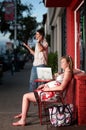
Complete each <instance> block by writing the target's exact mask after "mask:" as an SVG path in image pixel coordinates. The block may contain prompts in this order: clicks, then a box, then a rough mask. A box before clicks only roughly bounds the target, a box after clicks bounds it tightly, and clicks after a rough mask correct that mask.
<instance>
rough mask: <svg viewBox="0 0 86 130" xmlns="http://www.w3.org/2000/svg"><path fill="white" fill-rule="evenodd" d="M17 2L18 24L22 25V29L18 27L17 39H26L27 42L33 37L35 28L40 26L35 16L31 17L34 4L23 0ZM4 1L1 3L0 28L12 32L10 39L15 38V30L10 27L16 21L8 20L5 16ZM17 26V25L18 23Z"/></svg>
mask: <svg viewBox="0 0 86 130" xmlns="http://www.w3.org/2000/svg"><path fill="white" fill-rule="evenodd" d="M16 4H17V8H16V9H17V11H16V12H17V19H16V21H17V24H18V25H20V26H21V30H18V29H17V40H19V41H24V42H26V43H27V41H28V39H31V38H32V37H33V35H34V33H35V30H36V28H37V26H38V23H37V21H36V18H35V17H31V11H32V8H33V6H32V5H31V4H29V5H23V4H22V3H21V0H16ZM3 9H4V3H3V2H2V3H1V10H0V20H1V23H0V24H1V26H0V30H1V32H2V33H7V32H10V36H9V38H10V39H14V30H11V29H10V25H12V26H14V23H15V21H6V20H5V18H4V15H5V12H3ZM23 14H25V15H23ZM16 26H17V25H16Z"/></svg>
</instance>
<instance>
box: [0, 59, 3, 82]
mask: <svg viewBox="0 0 86 130" xmlns="http://www.w3.org/2000/svg"><path fill="white" fill-rule="evenodd" d="M2 77H3V64H2V60H1V59H0V84H1V83H2Z"/></svg>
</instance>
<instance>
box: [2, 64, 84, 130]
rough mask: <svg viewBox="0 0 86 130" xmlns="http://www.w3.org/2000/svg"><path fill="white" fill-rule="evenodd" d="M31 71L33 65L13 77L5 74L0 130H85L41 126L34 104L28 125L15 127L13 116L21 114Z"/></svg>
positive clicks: (75, 126) (82, 128) (79, 127)
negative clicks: (23, 97)
mask: <svg viewBox="0 0 86 130" xmlns="http://www.w3.org/2000/svg"><path fill="white" fill-rule="evenodd" d="M30 70H31V63H28V64H26V65H25V68H24V69H23V70H21V71H20V72H16V73H15V74H14V75H13V76H12V75H11V73H10V72H5V73H4V76H3V84H2V85H0V130H31V129H32V130H36V129H37V130H57V129H58V130H65V129H66V130H69V129H70V130H85V129H86V126H77V125H74V126H68V127H59V128H58V127H57V128H55V127H48V129H47V126H46V125H40V121H39V118H38V108H37V105H34V104H33V103H32V104H31V106H30V110H29V112H28V117H27V125H26V126H24V127H21V126H19V127H14V126H12V122H14V121H16V120H15V119H13V116H14V115H15V114H17V113H20V112H21V105H22V104H21V102H22V96H23V94H24V93H26V92H28V82H29V75H30Z"/></svg>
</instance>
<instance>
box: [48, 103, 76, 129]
mask: <svg viewBox="0 0 86 130" xmlns="http://www.w3.org/2000/svg"><path fill="white" fill-rule="evenodd" d="M48 110H49V117H50V122H51V124H52V125H53V126H55V127H56V126H67V125H71V123H72V115H73V111H74V109H73V104H66V105H65V104H60V105H57V106H52V107H49V108H48Z"/></svg>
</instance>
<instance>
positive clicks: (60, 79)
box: [47, 74, 64, 88]
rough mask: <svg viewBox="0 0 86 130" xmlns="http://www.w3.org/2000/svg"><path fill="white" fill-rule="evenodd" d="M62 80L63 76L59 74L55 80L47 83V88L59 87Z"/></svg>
mask: <svg viewBox="0 0 86 130" xmlns="http://www.w3.org/2000/svg"><path fill="white" fill-rule="evenodd" d="M63 78H64V74H60V75H59V76H58V77H57V78H56V80H54V81H51V82H48V83H47V85H48V87H49V88H52V87H56V86H59V85H60V84H61V83H62V81H63Z"/></svg>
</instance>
